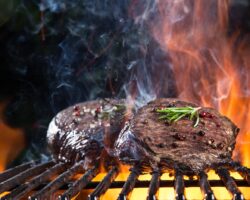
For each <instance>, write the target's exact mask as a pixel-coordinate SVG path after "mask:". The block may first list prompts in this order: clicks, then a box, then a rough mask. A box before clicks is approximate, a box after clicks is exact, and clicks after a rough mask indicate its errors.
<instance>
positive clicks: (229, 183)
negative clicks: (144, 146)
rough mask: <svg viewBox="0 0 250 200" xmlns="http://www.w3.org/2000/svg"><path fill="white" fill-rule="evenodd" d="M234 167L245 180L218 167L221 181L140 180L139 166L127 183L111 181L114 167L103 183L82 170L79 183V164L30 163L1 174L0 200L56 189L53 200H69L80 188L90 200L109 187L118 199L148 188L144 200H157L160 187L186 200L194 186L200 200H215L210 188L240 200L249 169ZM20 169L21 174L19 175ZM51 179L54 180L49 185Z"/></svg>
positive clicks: (202, 176)
mask: <svg viewBox="0 0 250 200" xmlns="http://www.w3.org/2000/svg"><path fill="white" fill-rule="evenodd" d="M233 168H234V169H235V170H236V171H238V172H239V173H240V174H241V175H242V176H243V177H244V180H241V179H234V178H232V177H231V176H230V173H229V171H228V169H225V168H217V169H216V173H217V174H218V175H219V178H220V180H208V176H207V174H206V173H205V172H202V173H200V174H199V176H198V178H199V179H198V180H193V179H189V180H184V179H183V174H182V173H181V172H180V171H175V179H174V180H160V177H161V175H162V174H161V173H162V172H161V171H160V170H159V171H153V172H152V176H151V180H146V181H141V180H138V177H139V175H140V169H139V168H138V166H135V167H133V168H131V170H130V171H131V172H130V174H129V176H128V178H127V180H126V181H114V180H115V178H116V177H117V175H118V174H119V168H118V167H116V166H113V167H111V168H110V170H109V171H108V173H107V174H106V176H105V177H104V178H103V179H102V181H100V182H95V181H94V182H93V181H92V182H91V180H92V179H93V178H94V177H95V176H97V175H98V173H99V168H98V167H95V168H92V169H89V170H87V171H85V174H83V175H82V176H81V177H80V178H79V179H78V180H75V179H72V178H73V176H74V175H76V174H79V173H82V172H83V166H82V163H81V162H80V163H76V164H75V165H73V166H72V165H69V164H62V163H58V164H56V162H54V161H49V162H46V163H42V164H40V163H39V162H30V163H26V164H22V165H20V166H17V167H14V168H12V169H9V170H7V171H6V172H3V173H2V174H0V178H1V177H2V180H4V181H3V182H2V183H1V184H0V186H1V187H0V191H1V192H6V191H10V193H9V194H7V195H5V196H3V197H1V200H10V199H20V198H23V197H27V196H28V195H29V193H30V192H32V195H31V197H30V198H29V199H36V200H37V199H48V198H49V197H51V195H52V194H53V195H54V193H56V192H57V191H58V189H63V190H64V192H63V193H62V194H61V195H59V196H58V195H57V197H56V199H58V200H69V199H71V198H72V197H74V196H76V195H77V194H78V193H79V192H80V191H81V190H82V189H94V191H93V192H92V193H91V194H90V195H89V200H94V199H95V200H97V199H99V198H100V196H101V195H103V194H104V193H105V192H106V191H107V190H108V189H111V188H121V192H120V194H119V196H118V200H126V199H129V196H130V194H131V192H132V191H133V189H134V188H148V196H147V200H156V199H157V197H158V195H157V194H158V191H159V187H171V188H173V187H174V189H175V195H176V199H177V200H182V199H186V197H185V187H197V186H199V187H200V189H201V192H202V194H203V199H205V200H214V199H215V195H214V193H213V190H212V189H211V187H226V189H227V190H228V191H229V192H230V193H231V194H232V196H233V199H234V200H243V199H244V197H243V194H242V193H241V192H240V190H239V188H238V187H248V188H250V187H249V185H250V184H249V169H247V168H245V167H241V166H237V165H234V166H233ZM21 170H24V171H23V172H21V173H20V171H21ZM60 173H62V174H60ZM58 174H60V175H58ZM7 175H8V176H10V177H8V176H7ZM11 175H12V176H11ZM53 176H57V177H56V178H55V179H54V180H53V181H51V182H49V180H50V178H51V177H53ZM8 178H9V179H8ZM72 180H74V181H72ZM53 199H55V198H53Z"/></svg>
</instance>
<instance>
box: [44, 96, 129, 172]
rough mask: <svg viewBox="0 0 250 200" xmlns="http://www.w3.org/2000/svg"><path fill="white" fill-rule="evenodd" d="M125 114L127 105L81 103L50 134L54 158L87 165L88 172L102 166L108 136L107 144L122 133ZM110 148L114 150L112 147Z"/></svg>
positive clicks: (117, 102)
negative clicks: (98, 165) (96, 165)
mask: <svg viewBox="0 0 250 200" xmlns="http://www.w3.org/2000/svg"><path fill="white" fill-rule="evenodd" d="M124 110H125V106H124V101H123V100H114V99H113V100H111V99H105V100H96V101H89V102H84V103H78V104H76V105H74V106H70V107H68V108H66V109H65V110H62V111H61V112H59V113H58V114H57V115H56V116H55V117H54V118H53V119H52V121H51V122H50V124H49V127H48V131H47V142H48V145H49V149H50V150H51V152H52V155H53V157H54V158H55V159H56V160H59V161H62V162H70V163H74V162H78V161H84V166H85V168H86V169H87V168H89V167H90V166H92V165H94V164H96V163H98V162H97V161H98V160H99V159H100V155H101V153H102V152H103V149H104V139H105V136H104V135H107V136H106V137H107V138H106V139H105V140H106V141H107V140H109V137H112V138H114V139H115V135H118V133H119V132H120V130H121V129H120V128H121V126H122V123H123V121H122V117H123V115H122V114H121V113H123V111H124ZM117 116H119V117H117ZM119 119H121V120H119ZM105 132H106V133H105ZM110 141H112V140H111V139H110ZM108 147H110V148H111V144H110V143H107V148H108Z"/></svg>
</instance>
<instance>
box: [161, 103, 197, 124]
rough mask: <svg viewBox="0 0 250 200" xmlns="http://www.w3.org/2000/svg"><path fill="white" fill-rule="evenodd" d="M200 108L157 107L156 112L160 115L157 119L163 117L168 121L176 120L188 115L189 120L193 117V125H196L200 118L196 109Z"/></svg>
mask: <svg viewBox="0 0 250 200" xmlns="http://www.w3.org/2000/svg"><path fill="white" fill-rule="evenodd" d="M200 109H201V107H197V108H193V107H190V106H187V107H170V108H164V109H158V110H156V112H158V113H159V114H160V115H161V116H160V117H159V119H165V120H167V121H168V122H171V123H172V122H176V121H178V120H180V119H182V118H183V117H189V119H190V120H194V119H195V123H194V127H196V126H197V125H198V124H199V121H200V118H199V113H198V111H199V110H200Z"/></svg>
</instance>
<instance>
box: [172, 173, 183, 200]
mask: <svg viewBox="0 0 250 200" xmlns="http://www.w3.org/2000/svg"><path fill="white" fill-rule="evenodd" d="M174 188H175V199H176V200H184V199H185V196H184V189H185V185H184V180H183V175H182V173H181V172H179V171H178V170H176V171H175V183H174Z"/></svg>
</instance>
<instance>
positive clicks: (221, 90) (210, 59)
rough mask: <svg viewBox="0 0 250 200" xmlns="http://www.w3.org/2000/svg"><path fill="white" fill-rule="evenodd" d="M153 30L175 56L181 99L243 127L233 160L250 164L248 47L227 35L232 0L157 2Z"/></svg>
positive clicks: (237, 34) (236, 34)
mask: <svg viewBox="0 0 250 200" xmlns="http://www.w3.org/2000/svg"><path fill="white" fill-rule="evenodd" d="M158 9H159V13H160V23H159V24H160V26H157V25H156V26H153V27H152V32H153V34H154V36H155V38H156V39H157V40H158V41H159V43H160V44H161V45H162V46H161V47H162V48H163V49H164V50H165V51H166V52H167V53H168V54H169V55H170V57H171V61H172V63H171V67H172V70H173V72H174V76H175V81H176V84H177V90H178V95H179V98H181V99H185V100H188V101H191V102H197V103H199V104H201V105H204V106H210V107H214V108H217V109H218V110H219V111H220V112H221V113H222V114H224V115H226V116H227V117H229V118H230V119H231V120H232V121H233V122H234V123H235V124H237V126H238V127H240V129H241V131H240V134H239V136H238V138H237V145H236V149H235V151H234V158H235V159H236V160H240V161H241V162H242V164H243V165H245V166H248V167H250V156H249V154H250V145H249V144H250V124H249V123H248V122H249V121H250V112H249V111H250V88H249V86H250V77H249V75H250V59H249V56H248V55H249V53H250V47H249V45H247V41H246V39H245V38H244V37H243V35H242V34H241V33H240V31H239V30H236V31H234V32H232V31H231V32H232V33H229V21H230V20H229V12H230V1H228V0H222V1H216V0H211V1H202V0H197V1H186V0H185V1H184V0H175V1H166V0H163V1H159V3H158Z"/></svg>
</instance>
